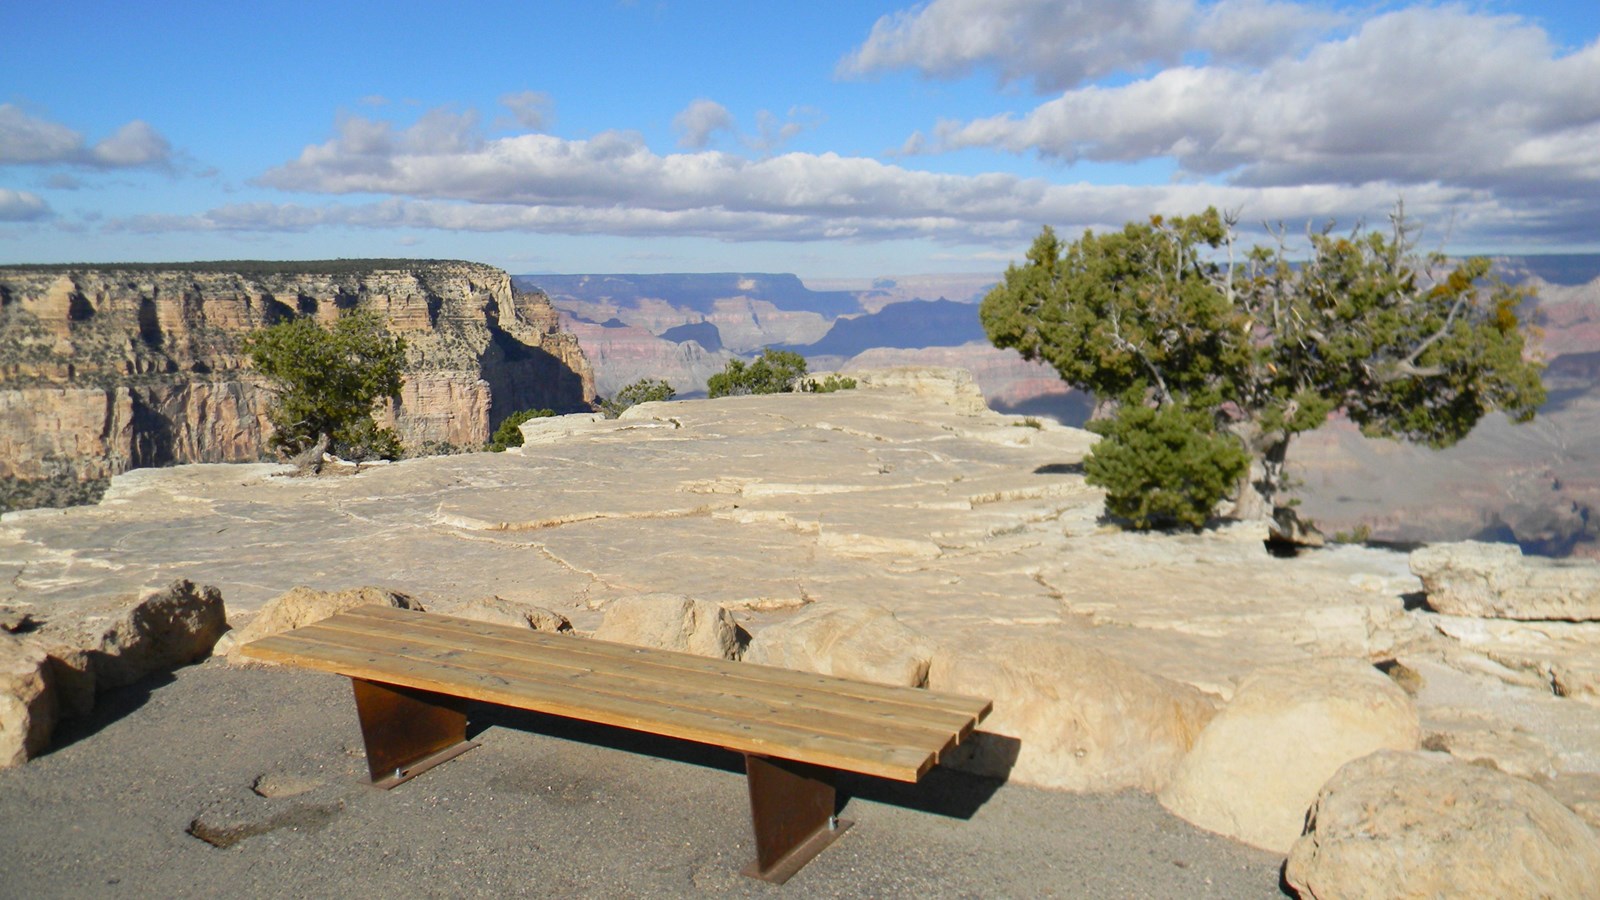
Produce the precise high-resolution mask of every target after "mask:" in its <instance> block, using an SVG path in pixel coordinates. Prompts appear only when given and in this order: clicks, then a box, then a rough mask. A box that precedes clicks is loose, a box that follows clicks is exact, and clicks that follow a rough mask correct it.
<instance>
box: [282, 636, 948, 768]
mask: <svg viewBox="0 0 1600 900" xmlns="http://www.w3.org/2000/svg"><path fill="white" fill-rule="evenodd" d="M336 633H337V634H336ZM299 637H300V638H302V639H312V640H318V641H324V642H328V643H332V644H345V645H348V646H351V647H353V648H356V649H364V650H375V651H378V652H384V653H393V654H395V655H397V656H403V657H407V658H411V659H417V660H419V661H421V660H428V661H434V662H439V661H441V660H447V661H448V664H449V665H451V666H454V667H459V668H461V669H465V670H470V671H475V672H484V673H488V674H492V675H499V676H502V677H505V678H507V679H513V676H515V678H514V679H513V680H514V681H515V683H516V684H518V685H519V686H520V687H521V688H522V689H524V690H527V691H529V692H531V693H537V692H539V691H542V690H543V689H544V687H545V686H546V685H548V684H566V685H576V686H579V687H581V688H583V689H584V690H588V691H593V692H595V693H596V694H601V695H606V696H616V697H624V698H634V699H640V700H648V701H651V702H657V703H661V704H663V705H669V706H673V707H676V708H683V709H695V710H699V711H701V712H710V713H714V714H717V715H722V716H729V717H736V718H739V719H741V720H744V721H751V722H763V723H767V724H771V725H775V726H781V727H792V728H799V729H803V730H807V731H817V732H821V733H823V734H834V735H838V736H840V737H845V738H859V739H861V740H865V741H869V742H875V743H881V744H884V745H888V746H900V745H905V746H911V747H917V748H928V749H931V750H933V751H934V752H935V753H939V752H942V751H944V750H946V749H948V747H949V746H950V745H952V744H954V743H955V732H954V729H955V725H954V724H952V725H951V726H950V727H938V726H934V725H929V724H926V723H920V722H904V721H900V720H896V719H879V720H875V719H872V718H868V717H865V716H863V715H861V714H860V713H859V712H855V713H852V712H849V711H839V710H836V709H835V708H834V707H833V704H831V703H825V704H824V705H817V703H816V702H815V701H813V702H809V703H808V702H806V700H807V698H806V697H805V696H804V695H801V696H797V697H785V698H780V699H769V698H763V697H761V696H759V695H756V694H753V693H752V694H730V693H722V692H716V691H707V690H705V689H703V688H701V687H700V686H698V685H695V684H693V683H692V681H691V680H689V679H684V680H683V681H681V682H674V681H672V680H671V679H670V677H668V676H667V675H663V674H661V673H659V672H656V671H653V670H652V669H651V668H649V667H642V666H641V667H628V668H624V669H622V670H620V671H619V670H613V669H611V668H610V667H608V666H606V665H604V664H602V665H599V666H594V665H589V664H586V663H585V662H583V661H581V660H579V661H573V660H571V659H548V658H538V657H528V656H518V655H508V654H505V653H501V652H495V651H492V650H484V649H482V648H477V647H474V648H463V647H461V646H460V645H459V644H453V643H451V642H450V639H449V638H441V637H437V636H430V635H415V634H413V635H407V636H405V637H404V638H395V637H381V636H380V637H375V636H371V635H366V634H362V633H358V632H347V631H343V630H340V629H337V628H327V629H315V630H308V631H307V632H305V633H304V634H301V635H299ZM347 639H348V640H347ZM629 669H642V670H643V671H642V672H637V671H630V670H629ZM824 699H826V698H824Z"/></svg>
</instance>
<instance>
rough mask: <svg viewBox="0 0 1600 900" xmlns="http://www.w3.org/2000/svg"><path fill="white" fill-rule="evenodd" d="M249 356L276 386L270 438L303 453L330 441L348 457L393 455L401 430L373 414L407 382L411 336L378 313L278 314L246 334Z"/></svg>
mask: <svg viewBox="0 0 1600 900" xmlns="http://www.w3.org/2000/svg"><path fill="white" fill-rule="evenodd" d="M245 350H246V351H247V352H248V353H249V354H250V361H251V362H252V363H253V364H254V365H255V367H256V371H258V372H260V373H261V374H262V375H263V376H264V377H266V379H267V380H268V381H270V382H271V383H272V390H273V391H274V392H275V393H276V395H277V396H276V399H275V400H274V401H273V405H272V408H271V410H270V411H269V412H268V414H267V417H268V420H269V421H270V422H271V423H272V428H273V433H272V437H271V443H272V446H274V447H276V448H277V449H278V450H279V451H281V452H282V453H284V454H285V455H286V456H291V457H292V456H298V455H299V454H301V453H303V452H305V451H306V450H309V449H311V448H313V447H315V446H317V445H318V444H319V443H323V442H324V438H326V446H327V447H328V449H329V450H330V451H331V452H333V453H334V454H336V455H338V456H341V457H344V458H346V459H353V460H362V459H395V458H398V457H399V455H400V436H399V435H397V434H395V433H394V431H393V430H392V429H389V428H385V427H383V426H382V425H379V424H378V423H377V422H376V421H375V420H374V419H373V417H372V414H373V412H374V410H375V409H376V408H377V406H378V404H379V403H381V402H382V401H383V400H384V399H385V398H392V397H396V396H398V395H399V393H400V386H401V384H403V383H404V375H403V373H402V368H403V367H404V365H405V341H403V340H402V339H400V338H398V337H396V336H394V335H392V334H389V332H388V330H387V329H386V328H385V327H384V323H383V319H381V318H380V317H379V316H377V315H376V314H374V313H371V312H366V311H357V312H353V313H350V314H349V315H346V316H344V317H342V318H340V319H339V321H337V322H335V323H334V324H333V327H332V328H323V327H322V326H321V325H318V324H317V323H316V321H315V320H313V319H310V318H304V317H302V318H297V319H291V320H289V321H287V322H279V323H278V324H276V325H273V326H271V327H270V328H264V329H261V330H260V331H256V332H254V333H252V334H251V335H250V336H249V337H247V338H246V339H245Z"/></svg>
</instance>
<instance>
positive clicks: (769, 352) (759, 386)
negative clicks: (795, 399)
mask: <svg viewBox="0 0 1600 900" xmlns="http://www.w3.org/2000/svg"><path fill="white" fill-rule="evenodd" d="M805 375H806V360H805V357H803V356H801V355H800V354H798V353H794V352H791V351H788V350H773V349H771V348H768V349H766V350H763V351H761V355H760V356H758V357H756V360H755V362H751V363H747V362H745V361H744V360H742V359H730V360H728V364H727V366H726V367H724V368H723V370H722V371H721V372H718V373H717V374H715V375H713V376H711V377H710V378H709V379H707V381H706V395H707V396H709V397H712V398H716V397H737V396H740V395H743V394H787V393H791V392H793V391H795V390H797V389H798V388H799V386H800V381H801V379H803V378H805Z"/></svg>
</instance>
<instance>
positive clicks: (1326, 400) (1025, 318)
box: [980, 208, 1545, 539]
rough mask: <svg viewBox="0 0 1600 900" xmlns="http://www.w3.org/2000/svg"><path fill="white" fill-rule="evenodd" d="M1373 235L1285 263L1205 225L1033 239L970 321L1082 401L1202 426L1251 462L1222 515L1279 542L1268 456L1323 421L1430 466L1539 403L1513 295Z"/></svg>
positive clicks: (1478, 272)
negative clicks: (1088, 396) (1261, 519)
mask: <svg viewBox="0 0 1600 900" xmlns="http://www.w3.org/2000/svg"><path fill="white" fill-rule="evenodd" d="M1390 224H1391V228H1390V229H1388V230H1387V231H1386V232H1380V231H1376V230H1370V229H1367V228H1364V227H1357V228H1355V229H1354V230H1352V231H1350V232H1349V233H1347V234H1343V235H1338V234H1334V233H1333V231H1332V228H1331V226H1330V227H1329V228H1327V229H1324V230H1323V231H1321V232H1311V233H1309V235H1308V237H1309V240H1310V246H1309V248H1308V250H1307V251H1305V252H1308V253H1309V258H1304V259H1300V260H1294V259H1292V256H1291V250H1290V248H1289V246H1288V241H1287V239H1286V235H1285V234H1284V233H1283V231H1282V229H1281V228H1280V229H1279V231H1278V241H1277V245H1276V246H1273V247H1259V246H1258V247H1254V248H1251V249H1250V250H1248V251H1244V252H1241V251H1240V249H1239V248H1238V246H1237V244H1236V239H1235V232H1234V220H1233V218H1232V217H1231V216H1223V215H1221V214H1219V213H1218V212H1217V211H1216V210H1214V209H1210V210H1207V211H1206V212H1205V213H1203V214H1201V215H1197V216H1189V217H1185V218H1176V219H1163V218H1161V217H1159V216H1157V217H1152V218H1151V219H1150V221H1148V222H1142V223H1130V224H1128V225H1126V226H1124V227H1123V229H1122V230H1121V231H1116V232H1111V233H1109V234H1104V235H1098V234H1094V233H1092V232H1089V233H1085V234H1084V236H1083V237H1082V238H1080V239H1079V240H1077V241H1076V242H1074V243H1072V244H1070V245H1066V246H1063V244H1062V243H1061V241H1060V240H1059V239H1058V238H1057V237H1056V235H1055V233H1054V232H1053V231H1052V230H1051V229H1049V228H1048V227H1047V228H1045V229H1044V230H1043V232H1042V233H1041V234H1040V235H1039V237H1038V238H1037V239H1036V240H1035V241H1034V243H1033V246H1032V248H1031V249H1029V251H1028V255H1027V262H1026V264H1025V265H1022V266H1016V265H1013V266H1011V267H1010V268H1009V269H1008V270H1007V271H1006V275H1005V280H1004V281H1003V282H1002V283H1001V284H1000V285H998V286H997V287H996V288H995V289H994V290H993V291H991V292H990V293H989V295H988V296H987V297H986V298H985V299H984V302H983V305H982V308H981V312H980V316H981V319H982V321H983V326H984V330H985V331H986V332H987V333H988V335H989V338H990V340H991V341H993V342H994V344H995V345H996V346H999V347H1014V348H1016V349H1017V350H1019V351H1020V352H1021V353H1022V355H1023V356H1024V357H1026V358H1028V359H1037V360H1044V361H1046V362H1048V363H1050V364H1051V365H1052V366H1054V367H1055V369H1056V371H1057V372H1059V373H1060V374H1061V377H1062V378H1063V379H1065V380H1066V381H1067V382H1068V383H1070V384H1072V385H1073V386H1074V387H1077V388H1080V389H1083V390H1087V391H1091V392H1093V393H1094V394H1095V395H1096V396H1097V397H1100V398H1102V399H1106V400H1113V401H1116V402H1117V403H1119V404H1120V405H1121V406H1123V407H1128V406H1140V405H1150V406H1154V407H1167V406H1177V407H1180V408H1182V409H1184V410H1188V411H1191V412H1199V413H1204V414H1206V416H1208V417H1209V419H1210V420H1211V422H1212V423H1213V426H1212V427H1213V428H1214V429H1215V430H1216V431H1219V432H1226V433H1228V434H1231V435H1232V436H1233V437H1234V438H1235V439H1236V440H1237V441H1238V442H1239V444H1240V446H1241V447H1243V449H1244V450H1245V452H1246V453H1247V454H1248V455H1249V457H1250V459H1251V461H1252V465H1251V467H1250V471H1249V472H1248V473H1247V474H1245V475H1243V476H1241V477H1240V483H1239V484H1238V486H1237V489H1236V491H1235V497H1236V504H1235V507H1234V510H1233V513H1234V515H1237V516H1240V517H1258V516H1271V518H1272V519H1273V520H1274V522H1275V529H1276V531H1277V532H1278V534H1279V536H1280V537H1286V538H1290V539H1294V538H1296V537H1298V536H1299V532H1298V529H1299V523H1298V522H1297V521H1296V520H1295V517H1294V514H1293V512H1292V509H1291V508H1290V505H1289V504H1288V503H1287V502H1286V497H1285V495H1286V491H1287V488H1288V485H1287V483H1286V479H1285V473H1284V460H1285V455H1286V453H1287V450H1288V445H1289V441H1290V439H1291V438H1293V437H1294V435H1296V434H1299V433H1300V432H1303V431H1307V430H1310V429H1313V428H1316V427H1318V426H1319V425H1321V424H1322V423H1324V422H1325V421H1327V419H1328V416H1329V415H1331V414H1333V413H1335V412H1342V413H1344V414H1345V415H1347V416H1349V418H1350V419H1351V420H1352V421H1354V422H1356V423H1357V424H1358V425H1360V426H1361V428H1362V430H1363V431H1364V432H1365V433H1366V434H1368V435H1369V436H1375V437H1391V438H1397V439H1401V440H1407V441H1413V442H1418V443H1422V444H1426V445H1427V446H1430V447H1436V448H1437V447H1446V446H1449V445H1450V444H1453V443H1455V442H1456V441H1458V440H1460V439H1461V438H1462V437H1464V436H1466V434H1467V433H1468V432H1469V431H1470V430H1471V429H1472V427H1473V425H1474V424H1476V423H1477V421H1478V420H1479V419H1480V418H1481V417H1482V416H1483V415H1484V414H1485V413H1487V412H1489V411H1491V410H1503V411H1505V412H1506V413H1507V414H1508V415H1509V416H1510V417H1511V418H1512V419H1514V420H1516V421H1519V422H1521V421H1527V420H1529V419H1531V418H1532V417H1533V414H1534V411H1535V409H1536V408H1537V407H1538V406H1539V404H1540V403H1542V402H1543V401H1544V396H1545V394H1544V387H1543V385H1542V383H1541V382H1540V379H1539V372H1540V370H1541V368H1542V366H1541V365H1540V364H1539V363H1537V362H1531V361H1528V360H1526V359H1525V358H1524V354H1523V350H1524V346H1523V335H1522V332H1521V331H1520V330H1519V327H1518V324H1519V323H1518V319H1517V313H1516V310H1517V307H1518V306H1519V304H1520V303H1521V302H1522V301H1523V300H1524V299H1526V295H1525V293H1524V292H1522V291H1520V290H1517V289H1514V288H1511V287H1509V286H1507V285H1505V284H1504V283H1502V282H1500V281H1498V280H1496V279H1490V278H1488V272H1489V263H1488V261H1487V260H1485V259H1469V260H1466V261H1463V262H1458V263H1451V262H1449V261H1448V260H1446V259H1445V258H1444V257H1443V256H1442V255H1439V254H1430V255H1421V254H1418V253H1417V252H1416V251H1415V246H1414V242H1413V240H1412V234H1413V229H1412V228H1411V227H1410V226H1409V225H1408V224H1407V223H1406V221H1405V217H1404V211H1403V209H1399V208H1397V209H1396V211H1395V213H1394V215H1393V216H1391V217H1390ZM1108 449H1110V448H1108ZM1096 452H1100V451H1096ZM1130 489H1131V487H1130Z"/></svg>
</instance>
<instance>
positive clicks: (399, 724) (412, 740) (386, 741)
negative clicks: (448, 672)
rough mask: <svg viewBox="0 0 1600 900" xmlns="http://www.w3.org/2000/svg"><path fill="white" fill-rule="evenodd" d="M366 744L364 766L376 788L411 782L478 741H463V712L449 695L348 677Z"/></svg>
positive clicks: (464, 728) (464, 720)
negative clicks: (353, 692) (365, 761)
mask: <svg viewBox="0 0 1600 900" xmlns="http://www.w3.org/2000/svg"><path fill="white" fill-rule="evenodd" d="M350 685H351V687H352V688H354V690H355V695H356V715H357V716H358V717H359V718H360V719H361V739H362V741H363V742H365V743H366V747H367V771H368V772H369V773H371V775H372V783H373V784H375V785H377V786H378V787H381V788H385V789H387V788H392V787H394V786H395V785H398V784H401V783H404V782H406V781H410V780H411V779H412V778H415V777H416V776H418V775H420V774H422V773H423V772H426V771H427V770H429V769H431V768H433V767H434V766H437V765H438V764H440V763H442V762H445V761H447V760H451V759H454V758H456V757H457V756H460V755H461V754H463V753H465V752H467V751H468V750H471V749H472V748H473V747H476V746H478V744H477V742H476V741H469V740H467V714H466V713H465V712H462V711H461V709H460V708H459V706H458V705H457V704H456V702H454V701H453V700H452V699H451V698H449V697H446V696H443V695H440V694H434V693H430V692H428V691H419V690H414V689H412V688H403V687H399V686H396V685H392V684H380V683H379V682H376V681H367V680H365V679H362V678H352V679H350Z"/></svg>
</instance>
